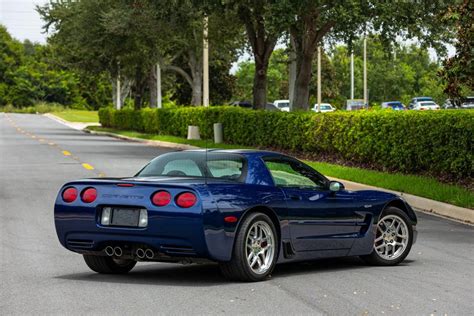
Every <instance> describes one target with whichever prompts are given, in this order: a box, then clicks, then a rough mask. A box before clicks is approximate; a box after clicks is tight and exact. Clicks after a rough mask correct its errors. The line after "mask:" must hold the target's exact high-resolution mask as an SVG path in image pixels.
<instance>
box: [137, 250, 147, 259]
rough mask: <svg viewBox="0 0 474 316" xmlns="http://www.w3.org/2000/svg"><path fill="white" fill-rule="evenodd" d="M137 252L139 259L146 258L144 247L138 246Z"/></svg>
mask: <svg viewBox="0 0 474 316" xmlns="http://www.w3.org/2000/svg"><path fill="white" fill-rule="evenodd" d="M135 254H136V255H137V257H138V258H139V259H143V258H145V250H143V249H142V248H138V249H137V251H136V252H135Z"/></svg>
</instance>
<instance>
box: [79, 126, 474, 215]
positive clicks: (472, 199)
mask: <svg viewBox="0 0 474 316" xmlns="http://www.w3.org/2000/svg"><path fill="white" fill-rule="evenodd" d="M88 129H90V130H95V131H105V132H111V133H116V134H120V135H125V136H129V137H136V138H142V139H150V140H160V141H166V142H172V143H179V144H188V145H193V146H197V147H206V141H204V140H187V139H185V138H181V137H176V136H167V135H154V134H144V133H138V132H133V131H122V130H116V129H111V128H103V127H98V126H90V127H88ZM207 147H208V148H222V149H236V148H251V147H243V146H238V145H229V144H214V143H213V142H211V141H208V142H207ZM305 162H306V163H308V164H309V165H310V166H312V167H313V168H314V169H316V170H318V171H319V172H321V173H322V174H324V175H326V176H328V177H334V178H339V179H343V180H349V181H353V182H358V183H363V184H368V185H373V186H376V187H379V188H385V189H389V190H394V191H400V192H405V193H408V194H413V195H417V196H421V197H425V198H428V199H433V200H436V201H441V202H445V203H449V204H453V205H457V206H461V207H467V208H471V209H473V208H474V192H472V191H469V190H467V189H465V188H463V187H460V186H456V185H451V184H446V183H442V182H439V181H438V180H436V179H435V178H431V177H426V176H417V175H407V174H400V173H387V172H381V171H374V170H367V169H362V168H355V167H346V166H340V165H335V164H330V163H325V162H315V161H305Z"/></svg>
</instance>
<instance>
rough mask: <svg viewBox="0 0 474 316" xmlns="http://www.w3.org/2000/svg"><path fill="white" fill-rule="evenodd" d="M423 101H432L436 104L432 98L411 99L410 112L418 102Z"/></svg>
mask: <svg viewBox="0 0 474 316" xmlns="http://www.w3.org/2000/svg"><path fill="white" fill-rule="evenodd" d="M422 101H432V102H434V101H433V98H431V97H416V98H413V99H411V101H410V103H409V104H408V108H409V109H410V110H413V108H414V107H415V105H416V103H417V102H422Z"/></svg>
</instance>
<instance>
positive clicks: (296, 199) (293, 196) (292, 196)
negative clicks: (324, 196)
mask: <svg viewBox="0 0 474 316" xmlns="http://www.w3.org/2000/svg"><path fill="white" fill-rule="evenodd" d="M289 197H290V199H292V200H295V201H301V200H302V199H303V198H302V197H301V195H296V194H290V195H289Z"/></svg>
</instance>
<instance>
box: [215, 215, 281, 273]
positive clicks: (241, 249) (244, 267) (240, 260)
mask: <svg viewBox="0 0 474 316" xmlns="http://www.w3.org/2000/svg"><path fill="white" fill-rule="evenodd" d="M257 221H263V222H265V223H266V224H268V226H269V227H270V228H271V231H272V233H273V237H274V250H273V253H272V255H271V257H272V258H271V263H270V266H269V268H268V269H267V270H266V272H265V273H261V274H257V273H255V272H254V271H252V269H251V267H250V266H249V263H248V262H247V256H246V236H247V234H248V232H249V229H250V228H251V227H252V225H253V224H254V223H255V222H257ZM279 245H280V244H279V240H278V235H277V233H276V229H275V225H274V224H273V222H272V220H271V219H270V218H269V217H268V216H267V215H265V214H263V213H252V214H250V215H248V216H247V217H246V218H244V220H243V222H242V224H241V225H240V228H239V230H238V232H237V236H236V239H235V243H234V249H233V252H232V259H231V260H230V261H229V262H220V263H219V267H220V269H221V271H222V274H223V275H224V276H225V277H226V278H227V279H229V280H233V281H245V282H257V281H263V280H265V279H267V278H268V276H269V275H270V274H271V273H272V271H273V269H274V268H275V264H276V261H277V258H278V250H279Z"/></svg>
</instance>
